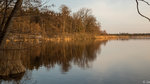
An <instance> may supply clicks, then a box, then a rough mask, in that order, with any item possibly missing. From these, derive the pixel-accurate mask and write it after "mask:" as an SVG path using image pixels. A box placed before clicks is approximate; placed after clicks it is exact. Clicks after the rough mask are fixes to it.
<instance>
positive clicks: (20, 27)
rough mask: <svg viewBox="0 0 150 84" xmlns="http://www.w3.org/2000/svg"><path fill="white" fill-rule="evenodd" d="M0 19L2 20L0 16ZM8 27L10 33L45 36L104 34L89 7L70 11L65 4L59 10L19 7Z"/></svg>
mask: <svg viewBox="0 0 150 84" xmlns="http://www.w3.org/2000/svg"><path fill="white" fill-rule="evenodd" d="M8 10H9V9H8ZM0 17H1V15H0ZM0 21H2V19H1V18H0ZM10 27H11V28H10V30H9V32H10V33H19V34H35V35H36V34H38V35H39V34H42V35H47V36H52V35H61V34H67V33H69V34H70V33H71V34H73V33H92V34H106V32H105V31H102V30H101V29H100V28H101V26H100V23H99V22H98V21H97V20H96V18H95V17H94V16H93V15H92V12H91V10H90V9H86V8H82V9H80V10H79V11H77V12H75V13H71V10H70V9H69V8H68V7H67V6H65V5H62V6H61V7H60V12H55V11H52V10H49V9H48V8H42V9H38V8H32V7H30V8H27V9H24V8H21V9H20V11H18V13H17V14H15V16H14V17H13V19H12V22H11V25H10Z"/></svg>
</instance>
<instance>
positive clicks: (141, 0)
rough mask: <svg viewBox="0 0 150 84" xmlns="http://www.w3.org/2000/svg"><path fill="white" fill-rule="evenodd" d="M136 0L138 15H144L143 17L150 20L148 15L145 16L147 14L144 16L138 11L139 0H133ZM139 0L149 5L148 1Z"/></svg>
mask: <svg viewBox="0 0 150 84" xmlns="http://www.w3.org/2000/svg"><path fill="white" fill-rule="evenodd" d="M135 1H136V4H137V6H136V7H137V12H138V13H139V15H140V16H142V17H144V18H146V19H147V20H149V22H150V18H149V17H147V16H145V15H143V14H142V13H141V12H140V9H139V2H138V1H139V0H135ZM140 1H143V2H145V3H147V4H148V5H149V3H148V2H146V1H145V0H140Z"/></svg>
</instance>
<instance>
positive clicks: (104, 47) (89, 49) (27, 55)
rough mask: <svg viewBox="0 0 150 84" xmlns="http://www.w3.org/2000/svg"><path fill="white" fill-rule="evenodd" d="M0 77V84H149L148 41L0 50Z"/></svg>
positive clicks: (67, 43)
mask: <svg viewBox="0 0 150 84" xmlns="http://www.w3.org/2000/svg"><path fill="white" fill-rule="evenodd" d="M19 72H21V73H20V74H16V73H19ZM9 74H10V75H9ZM0 75H1V76H0V84H149V83H150V40H148V39H147V40H146V39H145V40H144V39H136V40H134V39H131V40H112V41H77V42H75V41H74V42H55V43H54V42H48V43H42V44H40V45H36V46H32V47H29V48H27V49H7V50H0ZM4 75H9V76H4Z"/></svg>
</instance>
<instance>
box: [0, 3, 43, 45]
mask: <svg viewBox="0 0 150 84" xmlns="http://www.w3.org/2000/svg"><path fill="white" fill-rule="evenodd" d="M32 3H36V4H32ZM37 3H38V4H37ZM40 3H41V0H0V45H1V44H2V41H3V40H4V38H5V35H6V32H7V31H8V28H9V25H10V23H11V20H12V18H13V17H14V16H15V15H16V13H17V11H18V10H19V9H20V8H21V6H22V7H29V6H32V7H33V6H34V5H35V6H39V7H40V6H42V5H41V4H40ZM39 4H40V5H39ZM10 10H11V11H10Z"/></svg>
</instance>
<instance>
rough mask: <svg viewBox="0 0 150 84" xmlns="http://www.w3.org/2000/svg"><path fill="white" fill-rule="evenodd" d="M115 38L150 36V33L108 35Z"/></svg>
mask: <svg viewBox="0 0 150 84" xmlns="http://www.w3.org/2000/svg"><path fill="white" fill-rule="evenodd" d="M108 35H115V36H150V33H119V34H108Z"/></svg>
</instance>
